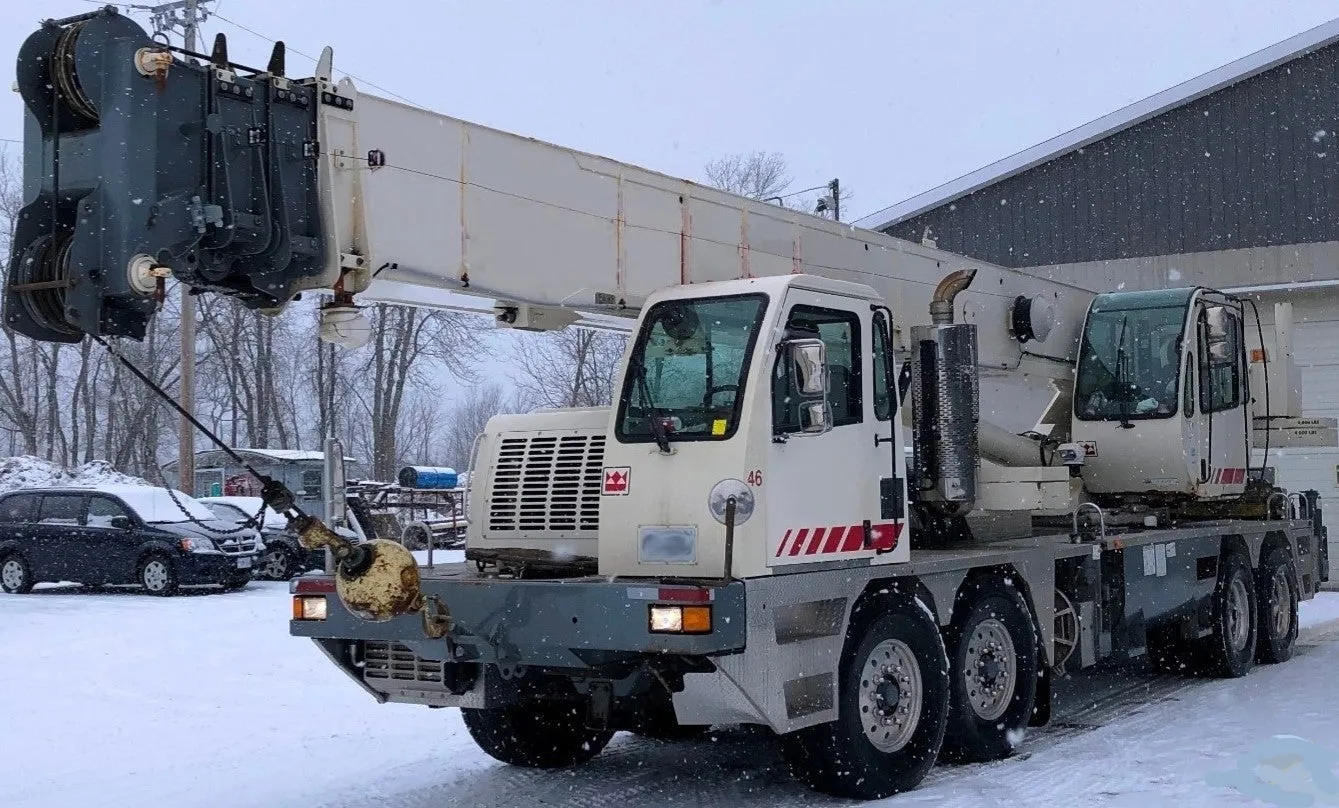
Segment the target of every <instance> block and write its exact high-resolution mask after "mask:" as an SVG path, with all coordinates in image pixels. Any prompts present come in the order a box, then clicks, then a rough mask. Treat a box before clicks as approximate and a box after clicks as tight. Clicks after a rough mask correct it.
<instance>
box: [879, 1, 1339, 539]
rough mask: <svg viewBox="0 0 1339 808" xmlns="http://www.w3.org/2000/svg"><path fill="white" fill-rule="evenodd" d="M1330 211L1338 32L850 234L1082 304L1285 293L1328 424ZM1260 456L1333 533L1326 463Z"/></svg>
mask: <svg viewBox="0 0 1339 808" xmlns="http://www.w3.org/2000/svg"><path fill="white" fill-rule="evenodd" d="M1336 203H1339V19H1336V20H1332V21H1331V22H1329V23H1326V24H1324V25H1321V26H1319V27H1317V28H1314V29H1312V30H1309V31H1306V32H1304V33H1302V34H1299V35H1297V36H1295V37H1292V38H1291V39H1288V40H1285V41H1283V42H1280V43H1278V44H1276V45H1274V46H1272V47H1269V48H1266V49H1264V50H1262V51H1259V52H1257V53H1254V54H1251V55H1250V56H1247V57H1245V58H1243V59H1239V60H1237V61H1235V62H1232V63H1231V64H1228V65H1225V66H1223V67H1221V68H1219V69H1217V70H1213V71H1211V72H1209V73H1206V74H1204V75H1202V76H1199V77H1197V78H1194V79H1191V80H1190V81H1187V82H1185V83H1183V84H1180V85H1177V86H1176V87H1172V88H1171V89H1169V90H1166V91H1164V92H1161V93H1158V94H1157V95H1154V96H1151V97H1149V98H1146V99H1144V100H1142V101H1139V102H1137V103H1135V104H1132V105H1130V106H1128V107H1125V108H1124V109H1121V110H1118V111H1116V112H1113V113H1111V114H1110V115H1107V116H1105V117H1103V118H1100V119H1098V120H1095V121H1093V122H1091V123H1089V124H1087V125H1085V126H1081V127H1079V128H1077V129H1074V130H1073V131H1070V132H1067V133H1065V134H1062V135H1060V136H1058V137H1055V138H1053V139H1051V140H1048V141H1046V142H1045V143H1041V144H1039V145H1037V146H1035V147H1033V148H1031V149H1027V150H1025V151H1022V152H1019V153H1018V154H1015V155H1012V156H1010V157H1007V158H1005V159H1003V160H1000V161H999V162H996V163H994V164H992V165H989V166H986V167H985V168H982V169H980V170H979V171H974V172H972V173H970V174H968V175H966V176H964V177H961V178H959V179H956V180H954V181H952V182H949V183H947V184H945V185H942V186H940V187H938V188H934V189H932V190H929V191H927V192H925V193H923V194H920V195H919V196H916V197H913V198H911V199H908V200H906V201H905V202H902V203H900V204H897V205H893V206H892V207H889V208H885V209H884V210H881V211H879V212H877V213H875V214H872V215H871V216H868V217H866V218H865V219H862V220H861V221H859V222H857V224H858V225H860V226H862V227H866V228H870V229H875V230H881V231H883V232H885V233H887V234H888V235H891V236H896V237H899V238H904V239H908V240H911V241H916V242H922V241H924V242H929V243H933V244H934V245H935V246H937V247H939V248H940V249H946V250H949V251H950V252H955V253H960V254H963V255H968V256H971V257H973V258H979V259H983V260H986V261H991V262H994V263H997V264H1003V265H1005V266H1009V267H1015V268H1023V269H1027V270H1030V271H1035V272H1036V273H1037V274H1039V275H1046V276H1049V277H1054V278H1056V279H1058V280H1064V281H1068V282H1070V283H1074V284H1077V285H1080V286H1084V287H1087V288H1090V289H1094V290H1097V289H1117V288H1123V289H1129V290H1133V289H1140V288H1145V289H1152V288H1165V287H1169V286H1187V285H1193V284H1203V285H1206V286H1213V287H1217V288H1219V289H1225V290H1231V291H1236V292H1239V293H1251V294H1252V295H1254V296H1256V297H1257V298H1258V299H1259V300H1260V301H1261V302H1262V303H1264V302H1268V301H1269V300H1270V299H1271V297H1273V296H1274V295H1277V294H1278V293H1279V292H1281V291H1285V290H1286V291H1288V292H1289V295H1290V299H1292V300H1293V301H1294V306H1293V319H1294V322H1295V332H1294V340H1295V353H1296V356H1297V361H1298V363H1299V365H1300V366H1301V371H1302V373H1304V374H1305V382H1304V384H1303V385H1302V387H1303V396H1304V398H1303V402H1302V406H1303V414H1304V415H1305V416H1309V417H1339V207H1336ZM1261 314H1262V315H1265V316H1266V317H1268V316H1270V315H1271V314H1272V306H1267V305H1262V306H1261ZM1271 456H1272V460H1273V462H1274V463H1275V464H1276V466H1277V467H1278V469H1279V474H1280V478H1281V480H1280V481H1281V482H1282V483H1283V484H1285V485H1290V486H1302V487H1311V488H1316V489H1318V490H1319V491H1320V492H1321V495H1322V496H1323V497H1324V498H1325V500H1326V501H1328V503H1329V508H1328V509H1327V514H1326V516H1327V519H1326V521H1332V522H1335V523H1336V524H1339V512H1337V511H1339V453H1337V452H1336V451H1335V450H1334V449H1291V450H1284V451H1283V452H1281V453H1279V454H1278V455H1275V453H1274V452H1271Z"/></svg>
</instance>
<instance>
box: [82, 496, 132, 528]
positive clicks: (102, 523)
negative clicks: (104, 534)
mask: <svg viewBox="0 0 1339 808" xmlns="http://www.w3.org/2000/svg"><path fill="white" fill-rule="evenodd" d="M118 516H124V517H126V518H127V519H129V518H130V514H128V513H126V509H125V508H123V507H121V503H119V502H117V501H116V500H114V499H108V498H107V497H93V498H92V499H90V500H89V501H88V526H89V527H111V526H112V519H115V518H116V517H118Z"/></svg>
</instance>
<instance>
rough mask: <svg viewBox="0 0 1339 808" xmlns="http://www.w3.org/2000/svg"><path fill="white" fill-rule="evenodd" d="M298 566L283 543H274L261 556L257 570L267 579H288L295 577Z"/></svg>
mask: <svg viewBox="0 0 1339 808" xmlns="http://www.w3.org/2000/svg"><path fill="white" fill-rule="evenodd" d="M296 567H297V564H295V563H294V561H293V554H292V553H290V552H288V550H286V549H285V548H284V547H283V546H281V545H274V544H272V545H270V546H268V547H266V548H265V554H264V555H262V556H261V557H260V568H259V569H258V570H256V572H258V573H260V575H259V577H261V578H264V579H265V580H267V581H287V580H288V579H289V578H292V577H293V571H294V569H295V568H296Z"/></svg>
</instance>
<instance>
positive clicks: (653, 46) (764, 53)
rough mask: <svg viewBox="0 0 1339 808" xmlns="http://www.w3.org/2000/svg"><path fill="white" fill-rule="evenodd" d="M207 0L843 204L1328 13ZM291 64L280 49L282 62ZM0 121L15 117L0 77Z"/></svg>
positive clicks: (240, 57) (655, 159)
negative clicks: (753, 159) (740, 164)
mask: <svg viewBox="0 0 1339 808" xmlns="http://www.w3.org/2000/svg"><path fill="white" fill-rule="evenodd" d="M2 5H3V10H0V37H3V38H4V41H3V45H4V47H5V49H6V50H5V52H6V53H9V54H13V53H15V52H16V51H17V48H18V46H19V44H20V43H21V42H22V40H23V38H24V37H26V36H27V35H28V33H29V32H31V31H32V30H33V28H34V27H35V25H36V23H37V21H38V18H39V17H41V16H66V15H68V14H74V13H80V12H83V11H86V10H88V9H89V8H90V7H92V5H94V4H92V3H90V2H88V0H60V2H42V3H41V4H40V5H38V4H34V5H32V6H29V5H28V4H26V3H18V2H6V3H3V4H2ZM214 7H215V8H216V9H217V15H216V16H215V17H214V18H213V19H211V20H209V21H208V22H207V23H206V25H205V33H206V35H207V37H208V38H210V39H212V37H213V35H214V33H215V32H218V31H222V32H224V33H225V34H227V36H228V39H229V47H230V52H231V53H232V55H233V59H234V60H236V61H240V62H244V63H249V64H258V65H263V64H264V61H265V57H266V55H267V54H268V51H269V44H268V43H267V42H266V41H264V40H262V39H260V38H259V37H257V36H255V35H254V34H251V33H247V32H246V31H243V30H241V29H240V28H238V27H237V26H238V25H241V26H245V27H246V28H250V29H252V30H254V31H257V32H259V33H261V34H264V35H266V36H269V37H274V38H276V39H284V40H285V41H286V42H287V43H288V44H289V46H290V48H293V49H296V50H299V51H302V52H305V53H308V54H312V55H315V54H318V53H319V52H320V49H321V47H322V46H324V45H331V46H333V47H334V50H335V67H336V70H337V71H340V70H343V71H345V72H347V73H350V74H353V75H354V76H358V77H360V78H361V79H363V80H364V83H365V82H373V83H375V84H378V85H380V86H381V87H383V88H386V89H387V90H389V91H391V92H393V93H396V94H399V95H402V96H404V97H406V98H408V99H410V100H412V101H413V102H414V103H417V104H420V105H423V106H427V107H430V108H432V109H435V110H438V111H441V112H444V113H447V114H450V115H453V116H456V117H460V118H465V119H468V120H472V121H476V122H479V123H482V124H486V125H489V126H495V127H499V128H502V129H507V130H511V131H514V132H519V133H522V134H526V135H530V136H533V137H538V138H541V139H544V140H549V141H552V142H556V143H559V144H562V145H566V146H572V147H574V148H578V149H582V150H585V151H591V152H595V153H598V154H603V155H607V156H610V157H613V158H616V159H620V160H625V161H628V162H632V163H637V164H640V165H644V166H646V167H648V168H652V169H655V170H658V171H663V172H665V173H669V174H674V175H678V176H683V177H688V178H693V179H700V177H701V169H702V165H703V163H705V162H706V161H707V160H709V159H711V158H712V157H715V156H718V155H721V154H725V153H729V152H735V151H742V150H750V149H765V150H769V151H778V152H782V153H784V154H785V155H786V157H787V158H788V159H789V161H790V163H791V165H792V169H793V171H792V173H793V175H794V178H795V185H794V188H795V189H799V188H804V187H808V186H813V185H818V184H821V183H824V182H826V181H827V180H829V179H831V178H832V177H839V178H840V179H841V181H842V183H843V184H844V185H846V186H848V187H849V188H851V189H852V190H853V191H854V194H855V196H854V198H853V199H852V200H851V202H850V203H849V207H848V210H849V215H844V216H843V218H846V219H848V220H854V219H855V218H858V217H860V216H863V215H865V214H868V213H872V212H874V211H876V210H878V209H880V208H882V207H884V206H887V205H889V204H892V203H894V202H898V201H900V200H902V199H905V198H907V197H909V196H912V195H914V194H917V193H919V192H921V191H924V190H926V189H928V188H931V187H933V186H935V185H938V184H939V183H941V182H944V181H946V180H949V179H952V178H954V177H956V176H959V175H961V174H964V173H966V172H968V171H971V170H973V169H976V168H979V167H981V166H983V165H985V164H987V163H990V162H992V161H993V160H996V159H998V158H1000V157H1003V156H1005V155H1007V154H1010V153H1011V152H1014V151H1017V150H1019V149H1023V148H1027V147H1028V146H1031V145H1034V144H1036V143H1038V142H1040V141H1043V140H1045V139H1047V138H1049V137H1051V136H1053V135H1055V134H1058V133H1060V132H1063V131H1065V130H1067V129H1070V128H1072V127H1074V126H1078V125H1080V124H1083V123H1085V122H1087V121H1089V120H1091V119H1093V118H1096V117H1099V116H1101V115H1103V114H1105V113H1107V112H1110V111H1112V110H1114V109H1117V108H1119V107H1121V106H1123V105H1124V104H1127V103H1130V102H1131V101H1135V100H1137V99H1139V98H1142V97H1144V96H1147V95H1150V94H1152V93H1155V92H1157V91H1159V90H1162V89H1165V88H1167V87H1169V86H1171V85H1173V84H1175V83H1177V82H1180V81H1183V80H1185V79H1187V78H1190V77H1192V76H1194V75H1196V74H1199V73H1202V72H1204V71H1207V70H1210V69H1212V68H1214V67H1217V66H1219V65H1221V64H1224V63H1226V62H1229V61H1231V60H1233V59H1236V58H1238V57H1241V56H1244V55H1246V54H1248V53H1250V52H1252V51H1255V50H1258V49H1260V48H1263V47H1266V46H1268V45H1270V44H1273V43H1274V42H1277V41H1279V40H1282V39H1285V38H1287V37H1289V36H1291V35H1293V34H1297V33H1299V32H1301V31H1304V30H1306V29H1307V28H1310V27H1313V26H1315V25H1318V24H1321V23H1323V22H1325V21H1327V20H1328V19H1329V18H1330V17H1331V16H1333V15H1335V14H1339V11H1337V10H1336V9H1337V8H1339V7H1336V6H1335V4H1334V3H1333V2H1320V1H1319V0H1289V2H1286V3H1266V2H1260V0H1213V2H1208V1H1207V0H1182V1H1181V2H1177V1H1176V0H1163V1H1162V2H1145V1H1144V0H1120V2H1111V1H1108V2H1105V3H1096V2H1091V1H1090V2H1083V3H1073V2H1065V3H1062V2H1038V1H1037V0H1009V2H998V0H992V1H990V2H986V1H984V0H961V1H960V2H957V3H939V2H930V3H926V2H904V1H903V0H867V1H866V2H841V1H840V0H829V2H816V1H815V0H810V1H809V2H795V1H794V0H714V1H713V0H654V2H653V1H652V0H549V2H541V0H527V1H526V2H521V1H520V0H486V1H483V0H475V2H469V3H467V2H456V1H455V0H436V1H435V2H428V1H427V0H381V1H380V2H375V3H369V2H354V1H353V0H221V2H218V3H216V4H215V5H214ZM37 9H40V11H38V10H37ZM141 19H142V17H141ZM10 58H11V60H12V58H13V57H12V55H11V57H10ZM10 64H11V65H12V61H11V62H10ZM310 66H311V62H310V61H308V60H304V59H303V58H301V57H299V56H296V55H292V56H291V57H290V62H289V72H290V74H293V75H297V74H299V73H302V72H303V71H304V70H308V69H310ZM10 69H11V70H12V68H10ZM11 80H12V79H11ZM363 89H365V90H370V91H372V92H378V91H377V90H376V89H375V88H371V87H367V86H364V87H363ZM0 137H7V138H20V137H22V123H21V110H20V104H19V101H18V97H17V96H15V95H13V94H6V95H5V100H4V101H3V106H0ZM11 145H13V144H11ZM846 213H847V212H846V211H844V214H846Z"/></svg>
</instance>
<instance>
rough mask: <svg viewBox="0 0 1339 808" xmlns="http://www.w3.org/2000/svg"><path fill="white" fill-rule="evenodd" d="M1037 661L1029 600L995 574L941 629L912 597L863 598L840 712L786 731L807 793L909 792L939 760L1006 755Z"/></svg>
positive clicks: (872, 795)
mask: <svg viewBox="0 0 1339 808" xmlns="http://www.w3.org/2000/svg"><path fill="white" fill-rule="evenodd" d="M862 611H863V612H865V613H866V614H864V615H862V614H861V612H862ZM1038 660H1039V657H1038V643H1037V634H1036V630H1035V624H1034V622H1033V619H1032V616H1031V613H1030V612H1029V610H1028V607H1027V602H1026V601H1025V600H1024V599H1023V597H1022V596H1021V594H1020V593H1019V592H1018V591H1017V590H1016V589H1014V588H1013V587H1012V586H1010V585H1009V584H1007V583H1005V582H1003V581H1002V582H1000V583H998V584H997V583H985V579H981V581H980V582H978V583H977V584H969V586H968V588H967V589H966V591H965V592H964V595H963V596H962V597H960V601H959V607H958V609H957V611H956V613H955V617H954V620H953V623H952V625H951V626H950V627H949V629H948V631H946V632H943V633H941V632H940V630H939V626H938V625H937V623H936V621H935V619H934V618H933V615H932V613H931V612H930V610H929V609H928V608H927V607H925V606H924V604H923V603H920V602H918V601H916V600H914V599H911V598H906V599H900V598H890V599H880V600H873V601H867V602H865V603H864V604H862V606H857V607H856V613H855V614H853V615H852V622H851V631H850V633H849V635H848V642H847V649H846V652H845V654H844V655H843V661H842V672H841V677H842V678H841V682H840V687H839V695H838V698H839V704H838V718H837V720H836V721H834V722H832V723H828V724H821V725H818V726H815V727H810V728H808V729H803V730H800V731H798V732H794V733H790V734H788V735H786V736H783V743H784V748H785V750H786V755H787V758H788V760H789V761H790V763H791V766H792V769H793V770H794V771H795V773H796V774H797V776H799V778H800V779H801V780H803V781H804V782H805V783H806V784H808V785H809V786H810V787H812V788H814V789H815V790H818V791H821V792H824V793H827V794H832V795H834V796H841V797H850V798H856V799H881V798H884V797H888V796H891V795H893V794H897V793H900V792H904V791H908V790H910V789H912V788H915V787H916V786H917V785H918V784H919V783H920V781H921V780H922V779H923V778H924V777H925V775H926V774H927V773H928V772H929V770H930V769H931V768H932V767H933V766H934V764H935V761H936V760H938V759H941V758H942V759H946V760H952V761H959V762H966V761H985V760H997V759H999V758H1003V757H1007V756H1008V755H1009V754H1010V753H1011V752H1012V750H1013V748H1014V746H1015V745H1016V744H1017V741H1018V740H1019V739H1020V738H1021V734H1022V731H1023V729H1024V728H1025V727H1026V726H1027V724H1028V720H1029V718H1030V716H1031V713H1032V706H1033V702H1034V700H1035V697H1036V682H1037V674H1038Z"/></svg>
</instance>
